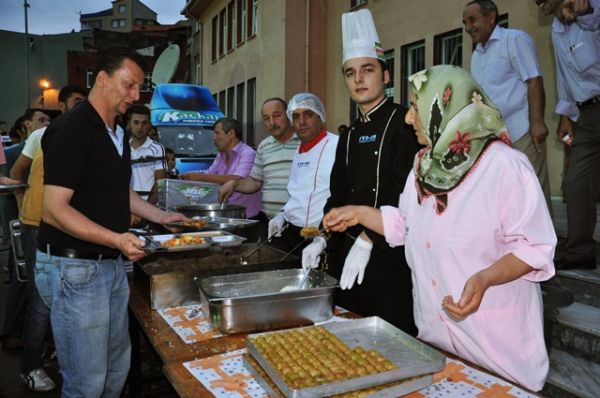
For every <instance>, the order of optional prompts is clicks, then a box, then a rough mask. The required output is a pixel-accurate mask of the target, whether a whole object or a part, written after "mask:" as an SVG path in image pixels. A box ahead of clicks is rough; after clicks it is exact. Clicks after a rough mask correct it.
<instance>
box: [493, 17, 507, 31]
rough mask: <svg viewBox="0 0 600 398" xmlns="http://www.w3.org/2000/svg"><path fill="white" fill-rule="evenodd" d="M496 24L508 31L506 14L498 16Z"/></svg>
mask: <svg viewBox="0 0 600 398" xmlns="http://www.w3.org/2000/svg"><path fill="white" fill-rule="evenodd" d="M496 24H497V25H500V26H502V27H503V28H504V29H508V14H502V15H500V16H499V17H498V19H497V22H496Z"/></svg>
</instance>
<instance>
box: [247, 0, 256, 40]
mask: <svg viewBox="0 0 600 398" xmlns="http://www.w3.org/2000/svg"><path fill="white" fill-rule="evenodd" d="M257 11H258V0H248V26H247V29H248V37H252V36H254V35H255V34H256V32H257V31H258V23H257V21H256V13H257Z"/></svg>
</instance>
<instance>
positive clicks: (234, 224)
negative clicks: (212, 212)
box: [207, 217, 258, 229]
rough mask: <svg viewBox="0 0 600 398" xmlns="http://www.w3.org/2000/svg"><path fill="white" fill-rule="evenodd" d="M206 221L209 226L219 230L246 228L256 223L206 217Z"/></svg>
mask: <svg viewBox="0 0 600 398" xmlns="http://www.w3.org/2000/svg"><path fill="white" fill-rule="evenodd" d="M207 221H208V222H209V225H210V226H213V225H216V226H217V228H219V229H232V228H246V227H251V226H253V225H254V224H256V223H258V220H248V219H245V218H228V217H208V218H207Z"/></svg>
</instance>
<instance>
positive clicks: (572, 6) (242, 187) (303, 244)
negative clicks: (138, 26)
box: [0, 0, 600, 397]
mask: <svg viewBox="0 0 600 398" xmlns="http://www.w3.org/2000/svg"><path fill="white" fill-rule="evenodd" d="M534 1H535V3H537V4H538V5H539V6H540V7H541V8H542V9H543V11H544V12H545V13H546V14H547V15H553V16H554V22H553V25H552V39H553V44H554V50H555V51H554V52H555V57H556V65H557V69H556V73H557V88H558V103H557V105H556V113H558V114H559V115H560V123H559V126H558V130H557V138H558V139H559V140H561V141H563V142H564V143H565V145H566V146H567V147H568V151H569V153H570V154H569V162H568V166H567V169H566V173H565V177H564V181H563V190H564V196H565V199H566V204H567V220H568V236H567V242H566V245H565V247H564V248H563V250H560V251H558V252H557V253H556V254H555V248H556V245H557V238H556V235H555V232H554V227H553V225H552V220H551V214H552V207H551V202H550V190H549V180H548V170H547V159H546V143H545V140H546V139H547V137H548V136H549V132H548V128H547V126H546V123H545V115H544V109H545V95H544V85H543V79H542V75H541V71H540V67H539V63H538V61H537V55H536V49H535V45H534V43H533V40H532V39H531V37H530V36H529V35H528V34H527V33H526V32H523V31H520V30H516V29H505V28H503V27H501V26H499V25H498V23H497V21H498V16H499V11H498V8H497V7H496V5H495V4H494V2H493V1H491V0H474V1H470V2H468V3H467V4H466V5H465V7H464V10H463V13H462V19H463V23H464V26H465V31H466V32H467V33H468V34H469V35H470V36H471V38H472V39H473V43H474V44H475V48H474V52H473V56H472V58H471V68H470V73H469V72H467V71H465V70H463V69H461V68H459V67H454V66H448V65H441V66H435V67H430V68H427V69H425V70H423V71H420V72H418V73H416V74H414V75H412V76H410V77H409V83H410V88H411V91H412V94H411V100H410V108H409V109H406V108H405V107H404V106H402V105H399V104H395V103H393V101H392V100H390V99H389V98H387V97H386V95H385V86H386V84H387V83H388V82H389V80H390V72H389V69H388V66H387V65H386V63H385V61H384V60H383V57H382V55H383V47H382V46H381V44H380V41H379V37H378V34H377V31H376V29H375V24H374V21H373V18H372V16H371V14H370V12H369V11H368V10H367V9H362V10H359V11H356V12H351V13H346V14H344V15H343V16H342V39H343V40H342V42H343V58H342V75H343V79H344V82H345V86H346V88H347V91H348V94H349V97H350V98H351V99H352V101H354V102H355V103H356V104H357V105H358V109H359V111H360V112H359V117H358V118H357V119H356V120H353V121H351V123H350V125H349V127H348V126H345V125H343V126H340V128H339V129H338V133H337V134H334V133H331V132H329V131H327V129H326V127H325V123H326V110H325V106H324V105H323V102H322V101H321V99H320V98H318V96H316V95H315V94H313V93H307V92H303V93H297V94H296V95H294V96H293V97H292V98H291V99H290V100H289V103H288V102H286V101H285V100H284V99H282V98H279V97H270V98H268V99H266V100H265V101H264V102H263V103H262V107H261V110H260V111H261V117H262V122H263V123H264V125H265V127H266V129H267V130H268V132H269V135H268V137H267V138H265V139H264V140H263V141H262V142H261V143H260V144H259V145H258V147H257V148H256V150H255V149H254V148H252V147H251V146H249V145H247V144H246V143H244V141H243V130H242V125H241V123H240V122H239V121H237V120H235V119H233V118H231V117H224V118H221V119H219V120H217V121H216V123H215V124H214V145H215V147H216V148H217V150H218V155H217V156H216V158H215V160H214V162H213V164H212V165H211V166H210V168H209V169H208V170H206V171H205V172H202V173H200V172H188V173H183V174H179V173H178V172H177V170H176V169H175V166H174V162H175V155H176V154H175V153H174V152H173V151H172V150H171V149H169V148H164V147H163V146H162V145H161V144H160V143H159V142H158V141H159V137H160V133H158V132H156V129H154V130H153V128H152V126H151V124H150V112H149V109H148V108H147V107H146V106H144V105H142V104H138V103H137V102H138V100H139V89H140V86H141V85H142V83H143V77H144V71H145V63H144V60H143V58H142V57H140V56H139V55H138V54H137V53H136V52H134V51H131V50H127V49H111V50H110V51H108V52H106V53H105V54H102V56H101V58H100V61H99V63H98V65H97V67H96V70H95V71H94V84H93V86H92V88H91V91H90V92H89V94H88V93H87V92H86V91H85V90H83V89H81V88H79V87H75V86H66V87H64V88H63V89H62V90H61V92H60V94H59V107H60V111H61V113H62V114H61V115H60V116H58V117H56V118H55V119H54V120H53V121H52V122H51V123H50V116H49V115H48V113H47V112H46V111H45V110H43V109H29V110H27V112H26V113H25V114H24V115H23V116H22V117H21V118H19V119H18V120H17V122H15V125H14V126H13V127H12V128H11V129H10V136H11V138H12V137H15V138H14V139H15V144H13V145H12V146H10V147H8V148H6V150H4V151H0V163H3V164H4V166H5V172H4V175H3V176H0V183H1V184H5V185H7V184H15V183H19V182H26V183H27V184H28V187H27V189H25V190H22V191H17V192H16V193H15V195H14V196H12V195H11V196H8V195H5V196H2V209H3V215H4V219H5V220H11V219H14V218H19V220H20V222H21V229H22V232H23V239H24V249H25V263H26V268H27V274H28V276H29V278H28V282H27V283H26V284H23V283H20V282H18V280H17V278H16V277H15V276H14V275H13V278H12V282H11V287H10V290H9V296H8V302H9V303H11V304H9V305H8V306H7V316H6V320H5V324H4V325H3V328H2V335H1V337H2V345H3V348H4V349H12V348H17V347H18V346H22V347H23V355H22V364H21V380H22V381H23V382H24V383H25V384H26V385H27V386H28V387H29V388H30V389H32V390H34V391H48V390H51V389H53V388H54V387H55V383H54V381H53V380H51V379H50V378H49V377H48V375H47V374H46V372H45V371H44V367H43V356H44V351H45V348H46V347H48V346H50V347H55V349H56V353H57V356H58V362H59V366H60V370H61V375H62V379H63V384H62V393H63V395H64V396H100V395H103V396H115V397H116V396H119V395H120V393H121V391H122V389H123V386H124V384H125V380H126V377H127V372H128V369H129V356H130V347H131V346H130V342H129V336H128V329H127V301H128V297H129V287H128V284H127V278H126V276H125V272H124V268H123V262H124V261H126V260H131V261H136V260H139V259H140V258H142V257H143V256H145V255H146V253H145V252H144V250H143V246H144V241H143V240H141V239H139V238H138V237H136V236H135V235H133V234H131V233H130V232H129V227H130V225H131V224H136V223H138V222H139V221H140V220H141V219H144V220H148V221H151V222H154V223H156V224H169V223H172V222H175V221H189V220H188V219H187V218H186V217H185V216H184V215H182V214H179V213H174V212H167V211H163V210H161V209H160V208H158V207H157V206H156V203H157V181H158V180H160V179H163V178H181V179H184V180H193V181H202V182H206V183H213V184H218V185H219V186H220V189H219V201H220V202H227V203H235V204H239V205H242V206H244V207H245V209H246V216H247V217H248V218H252V219H255V220H258V221H259V223H258V225H259V229H260V230H261V231H262V233H261V239H268V240H270V241H271V242H270V243H271V244H272V245H273V246H275V247H277V248H279V249H281V250H283V251H290V250H295V253H296V254H297V255H298V256H300V257H301V262H302V267H303V269H305V270H310V269H314V268H319V267H320V268H321V269H322V270H324V271H325V272H327V273H329V274H330V275H332V276H334V277H336V278H338V279H339V280H340V286H341V288H342V291H341V292H340V294H339V295H338V296H337V298H336V300H337V301H336V304H338V305H340V306H342V307H344V308H346V309H348V310H350V311H353V312H355V313H357V314H360V315H363V316H372V315H377V316H380V317H381V318H383V319H385V320H386V321H388V322H390V323H391V324H393V325H395V326H397V327H399V328H400V329H402V330H403V331H404V332H406V333H408V334H410V335H413V336H417V337H418V338H419V339H422V340H424V341H426V342H428V343H430V344H433V345H435V346H437V347H439V348H441V349H443V350H445V351H447V352H450V353H452V354H455V355H458V356H460V357H462V358H465V359H467V360H468V361H471V362H473V363H475V364H478V365H480V366H482V367H485V368H487V369H489V370H491V371H493V372H495V373H497V374H499V375H501V376H503V377H505V378H507V379H510V380H513V381H515V382H517V383H519V384H521V385H522V386H524V387H526V388H528V389H531V390H533V391H539V390H541V389H542V387H543V385H544V382H545V378H546V375H547V373H548V368H549V361H548V354H547V351H546V348H545V344H544V337H543V313H542V308H543V305H542V295H541V290H540V285H539V282H541V281H545V280H548V279H549V278H551V277H552V276H553V275H554V273H555V268H557V269H571V268H596V252H595V242H594V240H593V232H594V227H595V225H596V201H597V198H596V196H595V195H596V194H597V193H598V192H599V191H600V181H599V176H600V173H599V170H600V119H599V118H600V116H599V115H600V62H598V61H599V57H600V35H599V34H598V31H599V29H600V0H534ZM122 121H124V123H123V124H122ZM5 224H6V222H5ZM307 229H312V230H314V231H317V236H314V234H306V233H305V232H306V230H307ZM6 234H8V231H7V230H5V236H6ZM308 236H310V238H308ZM474 242H477V244H474ZM15 272H16V271H15V270H13V274H14V273H15ZM90 309H93V311H90ZM50 325H51V328H50ZM50 329H51V332H50Z"/></svg>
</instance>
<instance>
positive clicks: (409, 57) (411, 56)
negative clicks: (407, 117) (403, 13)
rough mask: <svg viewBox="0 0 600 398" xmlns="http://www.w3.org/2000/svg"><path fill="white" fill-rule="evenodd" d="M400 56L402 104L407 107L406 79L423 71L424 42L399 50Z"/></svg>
mask: <svg viewBox="0 0 600 398" xmlns="http://www.w3.org/2000/svg"><path fill="white" fill-rule="evenodd" d="M401 54H402V73H401V77H402V92H401V96H402V98H401V100H402V104H404V105H406V106H408V105H409V103H408V98H409V95H408V93H409V86H408V77H409V76H410V75H412V74H414V73H416V72H418V71H420V70H423V69H425V40H421V41H418V42H415V43H411V44H407V45H405V46H402V48H401Z"/></svg>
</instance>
